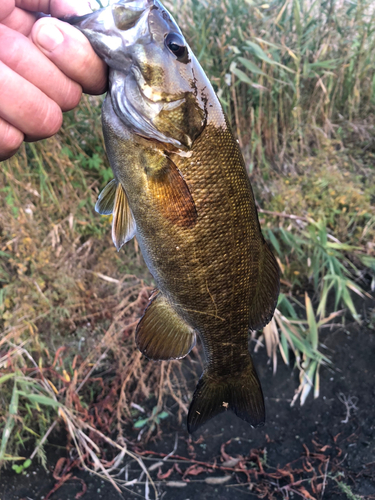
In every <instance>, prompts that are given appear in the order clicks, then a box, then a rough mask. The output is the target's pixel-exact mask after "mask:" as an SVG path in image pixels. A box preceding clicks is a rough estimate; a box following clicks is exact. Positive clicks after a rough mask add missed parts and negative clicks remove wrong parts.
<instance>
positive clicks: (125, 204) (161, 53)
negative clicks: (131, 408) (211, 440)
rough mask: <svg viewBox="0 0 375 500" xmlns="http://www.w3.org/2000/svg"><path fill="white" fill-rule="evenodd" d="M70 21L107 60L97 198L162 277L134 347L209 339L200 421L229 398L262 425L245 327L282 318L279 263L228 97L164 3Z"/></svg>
mask: <svg viewBox="0 0 375 500" xmlns="http://www.w3.org/2000/svg"><path fill="white" fill-rule="evenodd" d="M69 22H70V23H71V24H73V25H74V26H76V27H77V28H78V29H80V30H81V31H82V32H83V33H84V34H85V35H86V36H87V38H88V39H89V41H90V43H91V45H92V46H93V48H94V50H95V51H96V53H97V54H98V55H99V56H100V57H101V58H102V59H103V60H104V61H105V62H106V63H107V65H108V66H109V87H108V93H107V95H106V98H105V101H104V103H103V107H102V124H103V133H104V138H105V145H106V152H107V155H108V158H109V162H110V165H111V167H112V170H113V174H114V179H113V180H112V181H111V182H110V183H109V184H108V185H107V186H106V187H105V188H104V190H103V191H102V192H101V194H100V195H99V198H98V201H97V203H96V207H95V208H96V211H97V212H99V213H100V214H104V215H109V214H112V216H113V220H112V238H113V242H114V244H115V246H116V248H117V249H118V250H120V248H121V247H122V246H123V245H124V244H125V243H126V242H127V241H129V240H131V239H132V238H133V237H134V236H136V239H137V241H138V244H139V247H140V249H141V252H142V254H143V257H144V260H145V262H146V264H147V266H148V268H149V270H150V272H151V274H152V276H153V278H154V280H155V283H156V286H157V289H156V290H155V291H154V292H153V293H152V295H151V297H150V298H149V303H148V305H147V307H146V309H145V311H144V314H143V316H142V317H141V319H140V321H139V323H138V325H137V328H136V333H135V340H136V344H137V347H138V349H139V350H140V351H141V352H142V353H143V354H144V355H145V356H146V357H147V358H149V359H151V360H172V359H181V358H184V357H185V356H187V355H188V354H189V352H190V351H191V350H192V348H193V347H194V346H195V344H196V339H197V336H198V337H199V338H200V340H201V342H202V344H203V349H204V353H205V362H204V370H203V373H202V375H201V377H200V379H199V382H198V384H197V387H196V389H195V392H194V395H193V398H192V402H191V404H190V408H189V412H188V416H187V428H188V432H189V433H193V432H195V431H196V430H197V429H198V428H199V427H200V426H202V425H203V424H205V423H206V422H207V421H208V420H209V419H211V418H212V417H215V416H216V415H218V414H220V413H222V412H224V411H227V410H232V411H233V412H234V413H235V414H236V415H237V416H238V417H239V418H241V419H243V420H244V421H246V422H248V423H250V425H251V426H252V427H258V426H261V425H263V424H264V422H265V406H264V398H263V393H262V389H261V385H260V381H259V378H258V375H257V372H256V369H255V367H254V363H253V361H252V358H251V355H250V353H249V347H248V342H249V340H248V336H249V329H251V330H257V329H260V328H262V327H263V326H265V325H266V324H267V323H268V322H269V321H270V320H271V318H272V316H273V313H274V310H275V307H276V303H277V299H278V295H279V286H280V273H279V267H278V264H277V261H276V259H275V257H274V255H273V254H272V251H271V250H270V247H269V246H268V244H267V243H266V241H265V239H264V237H263V235H262V232H261V228H260V224H259V219H258V214H257V209H256V205H255V201H254V195H253V191H252V187H251V184H250V180H249V177H248V175H247V172H246V167H245V163H244V160H243V157H242V154H241V151H240V148H239V145H238V142H237V140H236V139H235V138H234V136H233V133H232V131H231V127H230V125H229V122H228V119H227V117H226V115H225V113H224V111H223V109H222V106H221V104H220V101H219V99H218V97H217V95H216V93H215V91H214V89H213V87H212V85H211V83H210V82H209V80H208V78H207V76H206V74H205V73H204V71H203V69H202V67H201V66H200V64H199V62H198V60H197V59H196V57H195V55H194V53H193V52H192V50H191V48H190V47H189V45H188V43H187V41H186V40H185V38H184V36H183V34H182V32H181V30H180V28H179V27H178V25H177V23H176V21H175V20H174V19H173V17H172V15H171V14H170V13H169V12H168V10H167V9H166V8H165V7H164V6H163V5H162V3H161V2H160V1H158V0H122V1H120V2H116V3H112V4H111V5H110V6H108V7H105V8H104V9H101V10H98V11H96V12H93V13H92V14H88V15H86V16H83V17H79V18H74V19H72V18H71V19H69Z"/></svg>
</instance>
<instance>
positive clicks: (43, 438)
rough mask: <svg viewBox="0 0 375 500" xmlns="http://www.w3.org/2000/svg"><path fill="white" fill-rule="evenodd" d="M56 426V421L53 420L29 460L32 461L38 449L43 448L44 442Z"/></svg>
mask: <svg viewBox="0 0 375 500" xmlns="http://www.w3.org/2000/svg"><path fill="white" fill-rule="evenodd" d="M56 424H57V420H55V421H54V422H53V424H52V425H51V426H50V428H49V429H48V431H47V432H46V433H45V434H44V436H43V437H42V439H41V441H40V443H39V444H38V446H37V447H36V448H35V450H34V451H33V452H32V454H31V455H30V460H32V459H33V458H34V457H35V455H36V454H37V453H38V451H39V448H40V447H41V446H43V443H44V441H45V440H46V439H47V438H48V436H49V435H50V434H51V432H52V431H53V429H54V428H55V427H56Z"/></svg>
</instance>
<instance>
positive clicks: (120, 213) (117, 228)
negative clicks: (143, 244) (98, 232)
mask: <svg viewBox="0 0 375 500" xmlns="http://www.w3.org/2000/svg"><path fill="white" fill-rule="evenodd" d="M135 230H136V224H135V220H134V217H133V214H132V212H131V210H130V207H129V202H128V198H127V196H126V193H125V191H124V188H123V187H122V185H121V184H118V186H117V189H116V196H115V202H114V206H113V221H112V240H113V243H114V244H115V247H116V248H117V250H120V248H121V247H122V246H123V245H124V244H125V243H126V242H128V241H129V240H131V239H132V238H133V236H134V235H135Z"/></svg>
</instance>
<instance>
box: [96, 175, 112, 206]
mask: <svg viewBox="0 0 375 500" xmlns="http://www.w3.org/2000/svg"><path fill="white" fill-rule="evenodd" d="M116 190H117V181H116V179H112V180H111V182H109V183H108V184H107V185H106V187H105V188H104V189H103V191H102V192H101V193H100V195H99V198H98V201H97V202H96V205H95V210H96V211H97V212H98V213H99V214H101V215H111V213H112V212H113V207H114V205H115V198H116Z"/></svg>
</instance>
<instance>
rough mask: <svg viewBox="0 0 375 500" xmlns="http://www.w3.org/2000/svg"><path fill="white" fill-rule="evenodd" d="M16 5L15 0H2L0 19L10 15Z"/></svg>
mask: <svg viewBox="0 0 375 500" xmlns="http://www.w3.org/2000/svg"><path fill="white" fill-rule="evenodd" d="M14 5H15V4H14V0H1V7H0V21H2V20H3V19H5V18H6V17H8V16H9V15H10V13H11V12H12V10H13V9H14Z"/></svg>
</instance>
